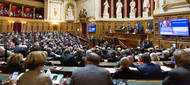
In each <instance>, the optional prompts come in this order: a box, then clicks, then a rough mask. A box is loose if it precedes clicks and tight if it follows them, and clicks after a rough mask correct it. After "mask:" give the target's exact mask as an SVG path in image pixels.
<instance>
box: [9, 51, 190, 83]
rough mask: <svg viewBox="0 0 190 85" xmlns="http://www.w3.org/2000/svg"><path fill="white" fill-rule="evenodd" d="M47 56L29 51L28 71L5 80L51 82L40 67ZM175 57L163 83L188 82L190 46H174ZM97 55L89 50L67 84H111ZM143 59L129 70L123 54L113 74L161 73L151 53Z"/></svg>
mask: <svg viewBox="0 0 190 85" xmlns="http://www.w3.org/2000/svg"><path fill="white" fill-rule="evenodd" d="M20 57H22V55H21V54H13V56H11V57H10V58H9V59H8V60H15V61H16V60H17V59H18V58H20ZM46 58H47V54H46V53H45V52H43V51H33V52H31V53H29V55H28V56H27V57H26V60H25V61H24V62H23V66H24V68H25V69H29V71H26V72H25V71H24V74H23V75H22V76H21V77H20V78H19V79H18V80H16V81H12V80H10V82H8V83H17V84H18V85H26V84H27V85H52V80H51V79H50V77H49V76H48V75H47V74H45V73H44V72H42V71H40V70H41V69H42V67H43V66H44V64H45V63H46ZM174 58H175V61H176V69H174V70H172V71H171V72H169V74H168V76H167V77H166V78H165V79H164V81H163V85H189V84H190V82H189V77H190V70H189V69H190V67H189V66H190V49H183V50H176V51H175V52H174ZM100 59H101V58H100V56H99V55H98V54H96V53H94V52H90V51H88V52H87V53H86V58H85V67H83V68H81V69H78V70H75V71H74V72H72V76H71V81H70V85H89V84H90V85H97V84H99V85H113V82H112V81H111V76H110V73H109V71H107V70H105V69H104V68H101V67H98V64H99V62H100ZM142 59H143V62H144V64H143V65H142V66H140V67H139V69H140V70H141V71H143V74H141V73H140V72H138V71H135V70H130V69H129V66H130V65H131V64H130V58H129V57H123V58H122V59H121V60H120V68H119V69H118V71H116V72H115V73H114V74H113V75H112V77H113V78H127V77H128V78H134V77H135V76H143V77H149V78H150V77H152V78H155V77H159V76H161V74H160V73H161V72H160V71H159V69H160V67H159V65H156V64H153V63H151V62H150V61H151V58H150V56H148V55H146V54H144V55H143V56H142ZM14 65H15V64H14ZM12 68H14V67H12ZM15 71H16V70H15Z"/></svg>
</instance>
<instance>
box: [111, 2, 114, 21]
mask: <svg viewBox="0 0 190 85" xmlns="http://www.w3.org/2000/svg"><path fill="white" fill-rule="evenodd" d="M111 18H114V0H111Z"/></svg>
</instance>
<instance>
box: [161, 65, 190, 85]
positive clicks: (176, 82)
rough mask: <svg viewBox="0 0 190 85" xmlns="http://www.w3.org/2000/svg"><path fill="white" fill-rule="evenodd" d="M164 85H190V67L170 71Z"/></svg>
mask: <svg viewBox="0 0 190 85" xmlns="http://www.w3.org/2000/svg"><path fill="white" fill-rule="evenodd" d="M163 85H190V67H179V68H176V69H174V70H172V71H170V72H169V73H168V76H167V77H166V78H165V79H164V81H163Z"/></svg>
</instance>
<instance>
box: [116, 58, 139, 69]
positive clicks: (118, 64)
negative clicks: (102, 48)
mask: <svg viewBox="0 0 190 85" xmlns="http://www.w3.org/2000/svg"><path fill="white" fill-rule="evenodd" d="M127 58H128V59H129V66H130V67H136V65H135V64H133V63H134V58H133V56H131V55H129V56H127ZM120 62H121V60H120V61H118V62H116V65H115V67H116V68H119V67H120Z"/></svg>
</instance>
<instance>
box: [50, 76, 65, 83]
mask: <svg viewBox="0 0 190 85" xmlns="http://www.w3.org/2000/svg"><path fill="white" fill-rule="evenodd" d="M54 77H55V78H54ZM62 78H63V74H51V80H52V81H53V84H54V85H55V84H56V85H57V84H60V82H61V80H62Z"/></svg>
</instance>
